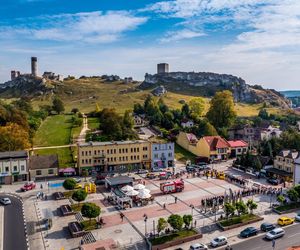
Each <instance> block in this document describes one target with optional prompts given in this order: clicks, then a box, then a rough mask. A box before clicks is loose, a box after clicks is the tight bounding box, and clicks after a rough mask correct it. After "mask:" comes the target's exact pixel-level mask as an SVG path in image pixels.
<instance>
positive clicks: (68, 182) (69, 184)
mask: <svg viewBox="0 0 300 250" xmlns="http://www.w3.org/2000/svg"><path fill="white" fill-rule="evenodd" d="M75 186H76V181H75V180H74V179H73V178H68V179H65V181H64V183H63V187H64V188H65V189H67V190H73V189H74V188H75Z"/></svg>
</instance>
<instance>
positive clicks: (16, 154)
mask: <svg viewBox="0 0 300 250" xmlns="http://www.w3.org/2000/svg"><path fill="white" fill-rule="evenodd" d="M27 157H28V153H27V151H25V150H23V151H7V152H0V159H1V160H5V159H14V158H27Z"/></svg>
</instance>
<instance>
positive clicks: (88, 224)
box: [81, 219, 97, 231]
mask: <svg viewBox="0 0 300 250" xmlns="http://www.w3.org/2000/svg"><path fill="white" fill-rule="evenodd" d="M81 226H82V227H83V229H84V230H85V231H91V230H94V229H97V221H96V219H91V220H85V221H82V222H81Z"/></svg>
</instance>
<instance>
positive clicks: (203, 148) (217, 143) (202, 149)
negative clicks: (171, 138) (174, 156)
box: [177, 132, 231, 160]
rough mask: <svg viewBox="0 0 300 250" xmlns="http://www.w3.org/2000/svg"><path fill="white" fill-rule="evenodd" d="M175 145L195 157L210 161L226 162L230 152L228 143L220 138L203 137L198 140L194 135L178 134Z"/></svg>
mask: <svg viewBox="0 0 300 250" xmlns="http://www.w3.org/2000/svg"><path fill="white" fill-rule="evenodd" d="M177 144H178V145H180V146H181V147H183V148H184V149H186V150H188V151H189V152H191V153H193V154H194V155H196V156H199V157H207V158H208V159H210V160H227V159H228V156H229V154H230V152H231V149H230V145H229V144H228V142H227V141H226V140H225V139H223V138H222V137H220V136H204V137H202V138H201V139H199V140H198V139H197V137H196V136H195V135H194V134H191V133H185V132H180V133H179V135H178V137H177Z"/></svg>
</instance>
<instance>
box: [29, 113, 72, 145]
mask: <svg viewBox="0 0 300 250" xmlns="http://www.w3.org/2000/svg"><path fill="white" fill-rule="evenodd" d="M71 117H72V116H71V115H54V116H49V117H47V118H46V120H45V121H44V122H43V123H42V125H41V126H40V128H39V129H38V131H37V133H36V135H35V137H34V139H33V145H34V146H35V147H37V146H59V145H66V144H69V143H70V136H71V130H72V122H71Z"/></svg>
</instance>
